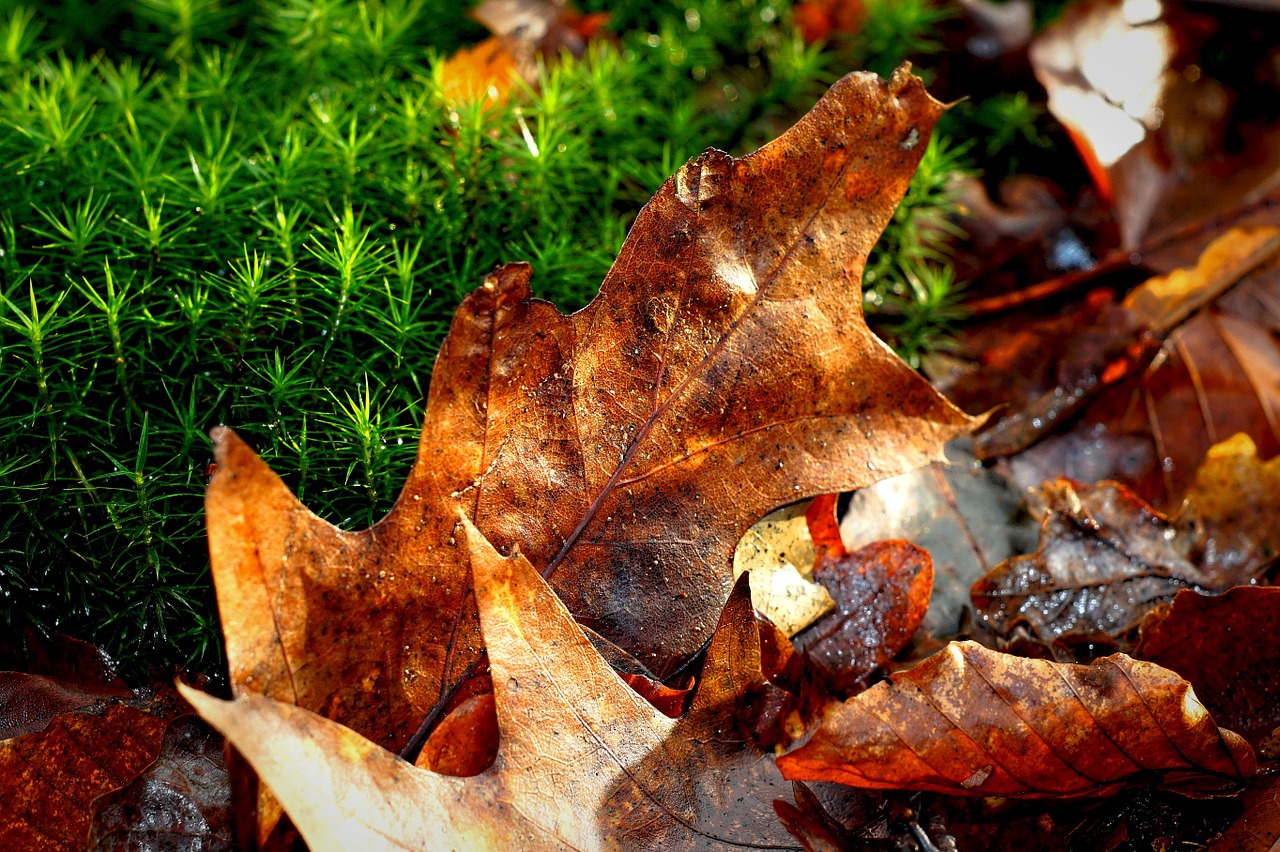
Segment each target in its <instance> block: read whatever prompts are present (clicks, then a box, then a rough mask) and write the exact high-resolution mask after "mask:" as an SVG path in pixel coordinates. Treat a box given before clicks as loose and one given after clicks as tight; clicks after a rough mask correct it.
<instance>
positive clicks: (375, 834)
mask: <svg viewBox="0 0 1280 852" xmlns="http://www.w3.org/2000/svg"><path fill="white" fill-rule="evenodd" d="M463 525H464V527H465V530H459V537H460V539H461V540H462V545H463V546H464V547H468V548H469V549H470V553H471V568H472V571H473V572H474V574H475V595H476V600H477V603H478V605H479V613H480V623H481V626H482V628H483V632H484V639H485V642H486V645H487V646H488V651H489V661H490V665H491V667H492V672H493V682H494V686H495V692H494V700H495V703H496V706H497V712H498V724H499V729H500V732H501V737H500V744H499V747H498V756H497V758H496V759H495V761H494V764H493V766H492V767H491V768H489V769H488V770H486V771H485V772H484V773H482V774H480V775H477V776H475V777H472V778H454V777H449V776H445V775H437V774H435V773H432V772H428V771H426V770H423V769H418V768H415V767H413V766H410V765H409V764H408V763H405V762H404V761H402V760H400V759H398V758H396V757H395V756H394V755H392V754H390V753H388V752H386V751H384V750H383V749H381V748H379V747H378V746H377V745H376V744H375V743H373V742H370V741H369V740H367V739H366V738H364V737H362V736H360V735H359V734H357V733H356V732H355V731H352V730H351V729H349V728H346V727H343V726H341V725H339V724H338V723H336V722H333V721H330V720H328V719H324V718H322V717H320V716H317V715H316V714H314V713H311V712H310V711H307V710H304V709H302V708H299V707H295V706H292V705H289V704H284V703H281V702H278V701H272V700H270V699H267V698H263V697H261V696H259V695H256V694H254V693H252V692H245V693H243V694H242V695H241V696H240V697H239V698H237V699H236V700H234V701H230V702H224V701H219V700H217V699H214V698H211V697H209V696H208V695H205V694H203V693H200V692H196V691H194V690H190V689H184V690H183V694H184V695H185V696H186V697H187V699H188V700H189V701H190V702H191V703H192V705H193V706H195V707H196V708H197V710H199V712H200V714H201V715H202V716H204V717H205V719H206V720H208V721H209V722H210V723H211V724H212V725H213V726H214V727H216V728H218V729H219V730H220V731H222V732H223V733H224V734H225V735H226V736H227V738H228V740H229V741H230V742H231V743H232V744H233V745H234V746H235V748H236V749H237V750H239V752H240V753H241V754H243V755H244V756H245V757H246V758H247V759H248V760H249V762H250V763H251V764H252V765H253V767H254V769H255V770H257V772H258V774H259V776H260V777H261V778H262V779H263V780H264V781H265V782H266V783H267V784H268V785H269V786H270V787H271V789H272V791H273V792H274V793H275V795H276V796H277V797H278V798H279V799H280V801H281V802H282V803H283V804H284V807H285V809H286V811H287V812H288V814H289V816H290V817H291V818H292V820H293V822H294V824H295V825H296V826H297V827H298V829H299V830H300V831H301V833H302V836H303V838H304V839H305V840H306V841H307V843H308V844H309V846H310V847H311V848H312V849H313V850H317V852H322V850H329V849H342V850H346V849H362V850H370V852H372V850H382V849H446V848H450V849H459V850H461V849H484V850H488V849H522V850H542V849H562V848H573V849H600V848H626V849H645V848H663V849H698V848H718V847H721V846H734V847H739V846H743V845H746V846H751V847H752V848H757V849H769V848H796V846H797V844H796V843H795V841H793V840H792V839H791V838H790V837H789V835H788V834H787V833H786V831H785V829H784V828H783V827H782V825H781V824H780V823H779V822H778V821H777V819H776V817H775V816H774V813H773V802H774V800H776V799H782V800H787V799H789V786H790V785H788V784H787V783H786V782H784V781H783V780H782V777H781V776H780V775H779V774H778V772H777V768H776V767H775V765H774V762H773V758H772V755H770V754H766V753H762V752H760V751H759V750H758V749H756V748H755V747H754V746H753V745H752V743H751V742H750V741H749V740H748V739H747V738H746V737H745V736H744V735H743V734H742V733H741V732H740V729H739V726H738V725H737V724H736V723H735V721H734V714H735V713H736V712H737V710H738V708H739V707H740V706H741V704H742V703H743V702H744V701H746V700H748V698H749V696H750V695H751V694H752V693H753V692H754V691H755V690H758V689H759V688H760V687H761V686H762V685H763V676H762V674H761V671H760V637H759V633H758V632H757V630H756V625H755V618H754V616H753V613H752V610H751V600H750V591H749V589H748V587H747V584H746V582H745V580H744V581H740V582H739V583H738V584H737V586H736V587H735V589H734V591H733V594H732V595H731V596H730V599H729V603H728V604H727V605H726V607H725V609H724V612H723V614H722V615H721V618H720V623H719V627H718V628H717V630H716V632H715V636H714V638H713V640H712V642H711V646H710V648H709V650H708V651H707V659H706V664H705V666H704V668H703V670H702V678H701V682H700V684H699V687H698V691H697V693H696V694H695V696H694V699H693V704H692V706H691V707H690V709H689V712H688V713H687V714H686V715H685V716H684V717H682V718H680V719H669V718H667V717H666V716H664V715H663V714H662V713H660V712H659V711H657V710H656V709H654V708H653V707H652V706H651V705H650V704H649V703H648V702H646V701H645V700H644V699H643V698H641V697H640V696H638V695H637V694H636V693H635V692H633V691H632V690H631V689H630V687H628V686H627V685H626V684H625V683H624V682H623V681H622V679H621V678H619V677H618V675H617V674H615V673H614V671H613V670H612V669H611V668H610V667H609V665H608V664H607V663H606V662H605V661H604V659H603V658H602V657H601V656H600V655H599V653H598V652H596V651H595V650H594V649H593V648H592V646H591V643H590V642H589V640H588V639H587V638H586V636H585V635H584V634H583V632H582V629H581V628H580V627H579V626H578V625H577V624H576V623H575V622H574V619H573V616H572V615H570V613H569V611H568V610H567V609H566V608H565V607H564V605H563V604H562V603H561V602H560V600H559V599H558V598H557V597H556V595H555V593H554V592H553V591H552V590H551V588H550V587H549V586H548V585H547V584H546V583H545V582H544V581H543V580H542V579H541V578H540V577H539V576H538V573H537V571H536V570H534V568H533V566H532V565H530V564H529V562H528V560H526V559H525V558H524V557H523V556H521V555H519V554H516V555H513V556H508V557H503V556H501V555H500V554H499V553H498V552H497V551H496V550H494V549H493V547H492V546H491V545H490V544H489V543H488V542H487V541H486V540H485V539H484V537H483V536H482V535H481V534H480V533H479V531H477V530H476V528H475V527H474V526H472V525H471V524H470V523H468V522H465V521H464V522H463Z"/></svg>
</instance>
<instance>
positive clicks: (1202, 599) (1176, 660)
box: [1134, 586, 1280, 748]
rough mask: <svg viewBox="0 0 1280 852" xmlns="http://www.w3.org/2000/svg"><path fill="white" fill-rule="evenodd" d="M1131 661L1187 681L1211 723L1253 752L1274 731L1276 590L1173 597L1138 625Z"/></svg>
mask: <svg viewBox="0 0 1280 852" xmlns="http://www.w3.org/2000/svg"><path fill="white" fill-rule="evenodd" d="M1134 656H1135V657H1138V658H1140V659H1143V660H1150V661H1151V662H1153V663H1157V664H1158V665H1161V666H1164V667H1165V668H1167V669H1171V670H1173V671H1175V672H1177V673H1178V674H1180V675H1182V677H1184V678H1186V679H1187V680H1188V681H1190V682H1191V685H1192V686H1194V687H1195V690H1196V695H1198V696H1200V700H1201V701H1203V702H1204V705H1205V707H1207V708H1209V711H1210V712H1211V713H1213V718H1215V719H1217V720H1218V722H1219V723H1220V724H1222V725H1224V726H1225V727H1228V728H1230V729H1231V730H1233V731H1236V732H1238V733H1239V734H1240V735H1241V736H1243V737H1244V738H1245V739H1246V740H1248V741H1249V743H1250V744H1251V745H1253V746H1254V747H1255V748H1257V747H1259V746H1260V744H1261V743H1262V741H1263V740H1265V739H1266V738H1267V737H1268V736H1270V735H1271V733H1272V732H1273V731H1275V730H1276V729H1277V728H1280V587H1276V586H1266V587H1257V586H1240V587H1237V588H1234V589H1231V590H1230V591H1228V592H1226V593H1225V594H1221V595H1216V596H1210V595H1201V594H1196V593H1195V592H1190V591H1184V592H1179V593H1178V596H1177V597H1175V598H1174V599H1173V604H1172V605H1171V606H1170V607H1168V608H1167V609H1165V610H1162V611H1159V612H1156V613H1153V614H1152V616H1151V617H1150V618H1148V619H1147V622H1146V623H1145V624H1143V625H1142V638H1141V640H1140V641H1139V642H1138V647H1137V648H1136V649H1135V650H1134Z"/></svg>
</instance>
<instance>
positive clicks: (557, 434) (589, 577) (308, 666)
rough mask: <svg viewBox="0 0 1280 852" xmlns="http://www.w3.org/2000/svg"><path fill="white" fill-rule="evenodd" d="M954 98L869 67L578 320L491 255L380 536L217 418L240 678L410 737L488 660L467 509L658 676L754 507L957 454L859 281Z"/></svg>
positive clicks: (220, 508)
mask: <svg viewBox="0 0 1280 852" xmlns="http://www.w3.org/2000/svg"><path fill="white" fill-rule="evenodd" d="M940 111H941V106H940V105H939V104H938V103H937V102H936V101H934V100H933V99H932V98H930V97H929V95H928V94H927V93H926V92H925V91H924V88H923V86H922V85H921V83H920V82H919V81H918V80H916V79H914V78H912V77H911V76H910V75H909V74H908V73H907V72H906V71H905V70H903V71H900V72H899V73H897V74H896V75H895V76H894V78H893V80H892V81H889V82H886V81H882V80H880V79H879V78H875V77H872V76H869V75H851V76H849V77H846V78H845V79H844V80H842V81H841V82H839V83H838V84H837V85H836V86H835V87H834V88H833V90H832V91H831V93H829V94H828V95H827V96H826V97H825V98H824V99H823V100H822V101H820V102H819V104H818V105H817V106H816V107H815V108H814V110H813V111H812V112H811V113H810V114H809V115H808V116H807V117H806V118H804V119H803V120H802V121H801V122H800V123H799V124H798V125H797V126H796V127H795V128H794V129H792V130H791V131H789V132H788V133H787V134H785V135H784V136H783V137H781V138H780V139H779V140H778V141H777V142H775V143H773V144H771V145H769V146H767V147H766V148H764V149H762V150H761V151H760V152H758V153H756V154H753V155H751V156H748V157H745V158H743V159H734V158H732V157H729V156H727V155H725V154H722V153H720V152H716V151H709V152H707V153H706V154H704V155H702V156H701V157H699V158H697V159H695V160H693V161H691V162H690V163H689V164H687V165H686V166H684V167H683V168H682V169H681V170H680V172H679V173H678V174H677V175H676V176H675V177H674V178H672V179H671V180H669V181H668V182H667V183H666V184H665V185H664V186H663V187H662V189H661V190H659V192H658V194H657V195H656V196H655V197H654V199H653V200H652V201H651V202H650V203H649V204H648V205H647V206H646V207H645V209H644V210H643V211H642V212H641V214H640V216H639V218H638V219H637V221H636V223H635V225H634V227H633V228H632V230H631V233H630V236H629V237H628V239H627V242H626V243H625V245H624V246H623V248H622V251H621V254H620V256H619V258H618V260H617V262H616V264H615V265H614V267H613V269H612V270H611V272H610V273H609V275H608V276H607V278H606V280H605V281H604V283H603V285H602V287H601V292H600V295H599V296H598V297H597V298H596V300H595V301H594V302H592V304H591V305H589V306H588V307H587V308H585V309H584V310H583V311H581V312H579V313H577V314H575V315H574V316H572V317H565V316H562V315H561V314H559V313H558V312H557V311H556V310H555V309H554V308H553V307H552V306H551V305H549V304H547V303H545V302H541V301H538V300H536V299H532V298H531V297H530V294H529V284H528V281H529V276H530V274H531V272H530V270H529V268H528V267H527V266H524V265H521V264H513V265H509V266H506V267H503V268H501V269H499V270H498V271H496V272H495V273H494V274H493V275H492V276H490V277H489V279H488V280H487V281H486V282H485V285H484V286H483V287H482V288H481V289H480V290H478V291H477V292H475V293H474V294H472V295H471V296H470V297H469V298H468V299H467V300H466V301H465V302H464V303H463V305H462V306H461V308H460V309H459V311H458V313H457V315H456V318H455V320H454V323H453V327H452V330H451V332H450V335H449V337H448V339H447V340H446V341H445V343H444V345H443V347H442V349H441V353H440V356H439V360H438V361H437V364H436V367H435V371H434V374H433V376H432V384H431V390H430V395H429V398H428V401H427V414H426V423H425V425H424V429H423V436H422V441H421V444H420V446H419V450H418V458H417V462H416V464H415V466H414V468H413V470H412V472H411V474H410V476H409V480H408V482H407V483H406V485H405V488H404V491H403V492H402V493H401V495H400V498H399V500H398V502H397V503H396V505H395V507H394V508H393V509H392V511H391V513H390V514H389V515H388V516H387V517H386V518H385V519H384V520H382V521H381V522H380V523H378V524H377V525H375V526H374V527H372V528H371V529H368V530H363V531H359V532H344V531H341V530H338V529H336V528H335V527H333V526H331V525H329V524H328V523H325V522H324V521H322V520H320V519H319V518H317V517H316V516H315V515H313V514H312V513H310V512H309V511H308V510H307V509H306V508H305V507H303V506H302V505H301V504H300V503H299V502H298V501H297V500H296V499H295V498H294V497H293V496H292V495H291V494H290V493H289V492H288V491H287V489H286V488H285V486H284V485H283V483H282V482H281V481H280V479H279V478H278V477H277V476H276V475H275V474H274V473H272V472H271V471H270V470H269V469H268V468H267V467H266V465H265V464H263V463H262V461H261V460H260V459H258V458H257V457H256V456H255V455H254V454H253V453H252V451H250V450H249V448H248V447H247V446H246V445H245V444H243V443H242V442H241V441H240V440H239V439H238V438H236V437H235V436H234V435H233V434H232V433H231V432H230V431H228V430H218V431H216V432H215V435H214V439H215V446H216V455H217V462H218V469H217V473H216V475H215V476H214V479H213V481H212V483H211V485H210V488H209V492H208V496H207V510H208V520H209V533H210V555H211V561H212V566H213V574H214V579H215V583H216V585H217V589H218V597H219V609H220V612H221V614H222V620H223V629H224V632H225V634H226V638H227V653H228V661H229V667H230V672H231V678H232V683H233V688H234V689H235V690H236V691H237V692H238V693H243V692H244V691H245V690H252V691H258V692H262V693H264V694H266V695H268V696H270V697H274V698H278V699H280V700H284V701H288V702H291V703H296V704H298V705H300V706H302V707H306V708H309V709H311V710H314V711H316V712H319V713H321V714H322V715H325V716H327V717H330V718H333V719H336V720H338V721H340V722H342V723H344V724H346V725H349V726H350V727H352V728H354V729H355V730H357V731H359V732H360V733H362V734H364V735H366V736H368V737H370V738H372V739H373V740H374V741H375V742H376V743H378V744H379V745H381V746H384V747H387V748H390V749H399V748H400V747H402V746H403V745H404V744H405V743H406V742H407V741H408V740H409V738H410V735H411V734H412V733H413V732H414V731H415V729H416V728H417V727H418V725H419V723H420V722H422V720H423V718H424V717H425V716H426V714H427V713H428V711H430V710H431V709H432V708H433V707H434V706H436V705H437V704H438V703H440V702H441V701H442V700H443V699H445V698H446V697H447V696H448V694H449V692H450V691H451V690H452V689H453V687H454V686H455V685H456V684H457V683H458V682H459V681H461V680H463V679H465V678H466V677H467V676H469V674H471V673H473V671H474V670H475V668H476V666H477V665H478V662H477V661H478V660H479V655H480V653H481V641H480V634H479V622H478V619H477V616H476V609H475V604H474V601H473V600H472V592H471V584H470V579H469V573H468V570H467V555H466V551H465V549H463V548H462V547H461V546H460V544H459V534H458V531H457V524H458V520H457V517H458V512H459V511H462V512H463V513H464V514H465V515H466V516H467V517H468V518H470V519H472V520H473V521H474V522H475V523H476V525H477V526H478V527H480V529H482V530H483V531H484V533H485V534H486V535H487V536H488V537H490V539H491V540H493V541H494V542H495V544H496V545H497V546H499V547H500V548H502V549H509V548H510V547H512V546H513V545H516V544H518V545H519V547H520V549H521V551H522V552H524V553H525V554H526V555H527V556H528V558H529V560H530V561H531V562H532V563H533V564H534V565H535V566H536V567H537V568H538V570H539V571H540V572H541V573H542V574H543V575H544V576H546V577H547V578H548V579H549V580H550V582H551V583H552V585H553V586H554V587H555V588H556V590H557V592H558V593H559V594H561V596H562V597H563V598H564V600H565V602H566V603H567V604H568V606H569V608H570V610H571V611H573V612H574V614H575V615H576V616H577V617H578V618H579V619H580V620H581V621H582V622H583V623H584V624H585V625H587V626H588V627H591V628H593V629H595V630H597V631H598V632H600V633H601V634H603V635H604V636H605V637H606V638H607V639H609V640H611V641H613V642H615V643H617V644H618V645H620V646H621V647H622V648H624V649H625V650H626V651H628V652H630V653H631V654H632V655H633V656H635V657H636V658H637V659H639V660H640V661H641V662H642V663H643V664H645V665H646V666H648V667H649V668H650V669H651V670H652V671H653V672H655V673H656V674H657V675H659V676H665V675H668V674H670V673H671V672H672V671H673V670H675V669H676V668H678V667H679V666H680V665H681V664H682V663H683V662H685V661H686V660H687V659H688V658H690V657H691V656H692V655H693V654H695V653H696V652H697V651H698V650H699V649H700V648H701V647H702V646H703V645H704V644H705V642H706V641H707V640H708V639H709V637H710V635H711V631H712V628H713V626H714V623H715V614H716V613H717V612H718V611H719V608H720V607H721V605H722V603H723V601H724V597H725V595H726V594H727V592H728V589H729V586H730V583H731V582H732V580H731V571H730V564H731V558H732V554H733V550H734V547H735V545H736V544H737V542H738V540H739V539H740V538H741V536H742V534H743V533H744V532H745V531H746V530H747V528H748V527H749V526H750V525H751V524H752V523H753V522H754V521H756V520H757V519H758V518H760V517H761V516H762V515H764V514H765V513H766V512H768V511H770V510H772V509H774V508H776V507H777V506H779V505H782V504H785V503H789V502H792V501H794V500H796V499H800V498H803V497H805V496H807V495H812V494H815V493H830V492H833V491H837V490H841V489H847V488H853V487H857V486H861V485H866V484H868V483H870V482H872V481H875V480H877V479H879V478H882V477H884V476H888V475H892V474H894V473H898V472H901V471H904V470H907V469H910V468H914V467H917V466H919V465H922V464H925V463H927V462H928V461H930V460H932V459H934V458H936V457H937V456H938V453H939V452H940V448H941V446H942V444H943V443H944V442H945V441H946V440H947V439H949V438H950V437H953V436H954V435H956V434H959V433H961V432H964V431H966V430H967V429H968V428H969V426H970V423H971V421H970V420H969V419H968V418H967V417H966V416H964V415H963V414H961V413H960V412H959V411H958V410H956V409H954V408H953V407H951V406H950V405H949V404H947V403H946V402H945V401H944V400H942V399H941V398H940V397H939V396H938V395H937V394H936V393H935V392H934V391H933V390H932V389H931V388H930V387H929V386H928V385H927V384H926V383H925V382H924V381H923V380H921V379H920V378H919V377H918V376H916V375H915V374H914V373H912V372H911V371H910V370H909V369H907V368H906V367H905V365H903V364H902V363H901V362H900V361H899V360H898V359H897V358H896V357H894V356H893V355H892V353H891V352H889V350H888V349H887V348H886V347H885V346H884V345H883V344H882V343H881V342H880V341H879V340H878V339H876V338H875V337H874V336H873V335H872V334H871V333H870V331H869V330H868V329H867V328H866V325H865V324H864V322H863V320H862V317H861V304H860V299H859V298H858V288H857V284H856V282H857V280H858V276H859V275H860V272H861V269H862V265H863V263H864V261H865V258H866V255H867V252H868V251H869V249H870V247H871V245H872V244H873V243H874V242H875V240H876V238H877V236H878V234H879V231H880V229H881V228H882V227H883V226H884V224H885V222H886V221H887V220H888V217H889V216H890V214H891V212H892V210H893V207H894V205H895V204H896V202H897V200H898V199H899V198H900V197H901V195H902V193H903V192H904V190H905V188H906V185H907V183H908V181H909V179H910V176H911V173H912V170H913V169H914V168H915V165H916V163H917V161H918V159H919V157H920V156H921V154H922V153H923V151H924V148H925V142H927V140H928V136H929V132H930V129H931V127H932V124H933V122H934V120H935V119H936V118H937V116H938V115H939V113H940ZM746 483H749V484H750V487H744V484H746ZM620 602H624V603H620ZM655 624H660V625H661V628H660V629H655Z"/></svg>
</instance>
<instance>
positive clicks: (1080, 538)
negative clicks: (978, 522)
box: [972, 479, 1240, 642]
mask: <svg viewBox="0 0 1280 852" xmlns="http://www.w3.org/2000/svg"><path fill="white" fill-rule="evenodd" d="M1043 494H1044V498H1045V500H1046V503H1047V510H1046V514H1045V519H1044V522H1043V524H1042V526H1041V530H1040V548H1039V550H1038V551H1037V552H1036V553H1033V554H1030V555H1027V556H1019V557H1015V558H1013V559H1010V560H1009V561H1007V562H1004V563H1002V564H1001V565H999V566H997V567H996V568H995V569H993V570H992V571H991V572H990V573H988V574H987V575H986V576H984V577H982V579H980V580H979V581H978V582H977V583H974V585H973V590H972V596H973V607H974V609H975V610H976V611H977V614H978V617H979V618H980V619H981V621H982V622H983V624H984V625H985V626H986V627H988V628H990V629H991V630H993V631H995V632H996V633H997V634H1000V635H1007V634H1009V633H1010V632H1011V631H1012V629H1013V628H1014V626H1015V625H1017V624H1020V623H1025V624H1027V625H1028V626H1029V627H1030V628H1031V630H1032V631H1033V632H1034V633H1035V634H1036V635H1037V636H1039V637H1040V638H1041V639H1042V640H1044V641H1048V642H1052V641H1054V640H1057V639H1062V638H1064V637H1072V636H1073V635H1074V637H1075V638H1089V637H1091V636H1098V637H1110V638H1116V637H1118V636H1120V635H1121V634H1123V633H1125V632H1126V631H1128V630H1131V629H1132V628H1134V627H1136V626H1137V625H1138V624H1139V622H1141V621H1142V619H1143V618H1144V617H1145V616H1146V615H1147V613H1149V612H1150V611H1151V610H1152V609H1153V608H1154V607H1156V606H1157V605H1159V604H1161V603H1164V602H1166V601H1168V600H1171V599H1172V598H1173V596H1174V595H1175V594H1177V593H1178V592H1179V591H1181V590H1182V589H1197V590H1213V589H1219V590H1220V589H1225V588H1227V587H1229V586H1231V585H1234V584H1235V583H1236V582H1238V581H1239V576H1240V575H1239V574H1237V573H1234V572H1231V571H1225V570H1217V569H1216V568H1215V567H1212V566H1210V567H1206V566H1204V565H1202V564H1201V563H1200V560H1199V559H1198V556H1199V553H1200V549H1201V543H1202V542H1201V539H1200V537H1199V536H1198V535H1197V531H1196V530H1195V529H1194V528H1193V527H1191V526H1190V525H1188V524H1186V523H1185V522H1184V523H1182V524H1181V525H1180V524H1178V523H1175V522H1173V521H1171V520H1170V519H1168V518H1167V517H1165V516H1164V515H1162V514H1160V513H1159V512H1157V511H1156V510H1154V509H1152V508H1151V506H1149V505H1148V504H1146V503H1145V502H1143V501H1142V500H1140V499H1139V498H1138V497H1137V496H1135V495H1134V494H1133V492H1131V491H1130V490H1129V489H1127V488H1125V487H1124V486H1123V485H1119V484H1117V483H1114V482H1102V483H1099V484H1098V485H1094V486H1080V485H1077V484H1076V483H1073V482H1071V481H1069V480H1065V479H1062V480H1058V481H1057V482H1052V483H1046V484H1045V486H1044V489H1043Z"/></svg>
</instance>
